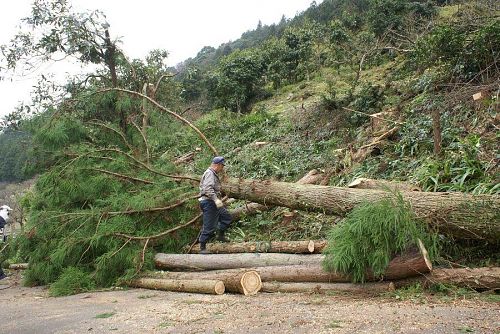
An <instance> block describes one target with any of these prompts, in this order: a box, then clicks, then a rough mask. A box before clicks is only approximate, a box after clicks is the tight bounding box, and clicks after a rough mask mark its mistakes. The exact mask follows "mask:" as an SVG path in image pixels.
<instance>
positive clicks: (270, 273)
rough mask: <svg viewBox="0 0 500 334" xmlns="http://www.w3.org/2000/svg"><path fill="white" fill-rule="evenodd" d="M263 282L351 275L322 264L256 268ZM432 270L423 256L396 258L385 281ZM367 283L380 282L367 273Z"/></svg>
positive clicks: (334, 278)
mask: <svg viewBox="0 0 500 334" xmlns="http://www.w3.org/2000/svg"><path fill="white" fill-rule="evenodd" d="M255 270H256V271H257V272H258V273H259V274H260V277H261V279H262V281H263V282H268V281H277V282H338V283H341V282H351V281H352V279H351V277H350V276H349V275H344V274H339V273H330V272H325V271H324V270H323V268H322V267H321V265H320V264H311V265H295V266H272V267H262V268H255ZM431 270H432V266H430V264H429V262H428V260H426V259H425V258H424V257H423V256H421V255H412V256H410V255H407V256H401V257H396V258H394V259H393V260H392V261H391V262H390V263H389V266H388V267H387V269H386V271H385V274H384V275H383V279H384V280H398V279H403V278H408V277H412V276H417V275H421V274H425V273H428V272H430V271H431ZM365 279H366V281H374V280H379V278H378V277H375V276H374V275H373V273H371V272H367V273H366V275H365Z"/></svg>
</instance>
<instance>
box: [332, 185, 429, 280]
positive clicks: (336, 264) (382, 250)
mask: <svg viewBox="0 0 500 334" xmlns="http://www.w3.org/2000/svg"><path fill="white" fill-rule="evenodd" d="M417 239H420V240H422V242H423V243H424V245H425V246H426V248H427V251H428V252H429V255H430V257H431V258H435V257H436V256H437V251H438V246H437V235H436V234H434V233H430V232H429V231H428V230H427V227H426V225H425V224H424V223H422V222H420V221H418V220H417V219H416V217H415V215H414V214H413V212H412V210H411V207H410V204H409V203H407V202H405V201H404V199H403V197H402V195H401V194H394V197H393V198H385V199H382V200H381V201H379V202H376V203H364V204H361V205H360V206H358V207H357V208H355V209H354V210H352V211H351V212H350V213H349V214H348V215H347V217H346V218H345V220H344V222H343V223H341V224H340V225H338V226H335V227H334V228H332V230H331V231H330V233H329V236H328V246H327V248H326V249H325V250H324V251H323V253H324V254H325V259H324V261H323V267H324V268H325V270H327V271H334V272H338V273H341V274H345V275H349V276H351V278H352V280H353V282H364V281H365V278H366V276H365V275H366V271H367V269H371V270H372V271H373V274H374V276H375V277H381V276H383V274H384V272H385V270H386V268H387V266H388V265H389V262H390V260H391V259H392V258H393V257H394V256H395V255H397V254H400V253H402V252H404V251H405V250H408V249H409V248H411V247H414V246H415V245H416V243H417Z"/></svg>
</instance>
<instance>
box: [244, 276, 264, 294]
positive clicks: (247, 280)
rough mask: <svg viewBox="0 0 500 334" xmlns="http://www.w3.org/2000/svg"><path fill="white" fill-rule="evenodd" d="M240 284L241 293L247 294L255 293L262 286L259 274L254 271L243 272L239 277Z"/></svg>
mask: <svg viewBox="0 0 500 334" xmlns="http://www.w3.org/2000/svg"><path fill="white" fill-rule="evenodd" d="M240 284H241V286H242V290H243V291H242V293H243V294H244V295H245V296H247V295H255V294H256V293H257V292H259V291H260V289H261V288H262V282H261V280H260V275H259V273H257V272H256V271H247V272H245V273H244V274H243V275H242V276H241V279H240Z"/></svg>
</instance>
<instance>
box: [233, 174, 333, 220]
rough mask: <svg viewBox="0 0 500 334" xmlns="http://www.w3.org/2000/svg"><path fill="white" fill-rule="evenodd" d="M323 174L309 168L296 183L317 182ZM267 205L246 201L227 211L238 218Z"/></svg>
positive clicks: (234, 218) (253, 212)
mask: <svg viewBox="0 0 500 334" xmlns="http://www.w3.org/2000/svg"><path fill="white" fill-rule="evenodd" d="M324 177H325V175H324V174H323V173H321V172H320V171H318V170H317V169H313V170H310V171H309V172H308V173H307V174H306V175H304V176H303V177H302V178H301V179H300V180H298V181H297V183H298V184H318V183H319V182H321V181H322V180H323V178H324ZM268 209H269V207H268V206H266V205H264V204H259V203H247V204H245V205H243V206H241V207H239V208H236V209H234V210H231V211H230V212H229V213H230V214H231V217H233V220H239V219H240V218H241V216H242V215H253V214H255V213H257V212H262V211H266V210H268Z"/></svg>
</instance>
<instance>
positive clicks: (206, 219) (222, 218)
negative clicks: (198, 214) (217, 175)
mask: <svg viewBox="0 0 500 334" xmlns="http://www.w3.org/2000/svg"><path fill="white" fill-rule="evenodd" d="M200 208H201V211H203V227H202V228H201V233H200V239H199V241H200V243H206V242H207V241H208V240H209V239H210V238H211V237H212V236H213V234H214V232H215V230H219V231H225V230H226V229H227V228H228V227H229V225H230V224H231V220H232V218H231V214H229V212H228V211H227V210H226V208H224V207H222V208H219V209H218V208H217V206H216V205H215V202H214V201H212V200H210V199H206V200H203V201H200Z"/></svg>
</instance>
